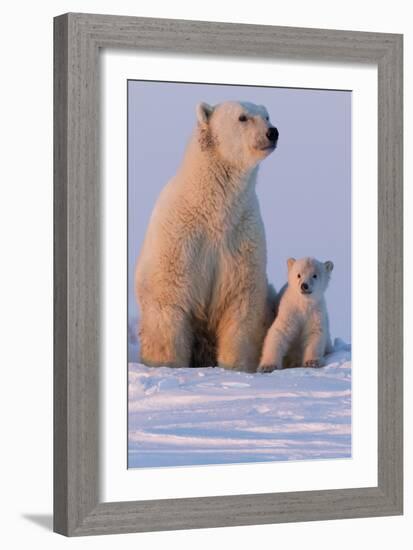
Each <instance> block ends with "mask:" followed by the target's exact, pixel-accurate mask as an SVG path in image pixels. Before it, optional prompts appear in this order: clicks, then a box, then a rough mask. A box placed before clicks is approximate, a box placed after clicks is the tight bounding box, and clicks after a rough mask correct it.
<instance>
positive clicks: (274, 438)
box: [128, 339, 351, 468]
mask: <svg viewBox="0 0 413 550" xmlns="http://www.w3.org/2000/svg"><path fill="white" fill-rule="evenodd" d="M128 439H129V445H128V465H129V468H137V467H154V466H188V465H200V464H228V463H241V462H267V461H278V460H310V459H323V458H324V459H331V458H349V457H350V456H351V348H350V346H349V345H347V344H345V343H344V342H342V341H341V340H338V339H337V340H336V341H335V351H334V353H332V354H330V355H329V356H328V357H327V362H326V366H325V367H323V368H320V369H304V368H297V369H285V370H281V371H275V372H273V373H271V374H260V373H257V374H249V373H241V372H232V371H228V370H225V369H220V368H200V369H170V368H167V367H160V368H153V367H152V368H151V367H146V366H144V365H141V364H138V363H129V411H128Z"/></svg>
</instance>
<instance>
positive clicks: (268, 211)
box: [128, 81, 351, 342]
mask: <svg viewBox="0 0 413 550" xmlns="http://www.w3.org/2000/svg"><path fill="white" fill-rule="evenodd" d="M229 99H232V100H244V101H251V102H253V103H260V104H264V105H265V106H266V107H267V109H268V111H269V113H270V117H271V121H272V123H273V124H274V125H275V126H277V128H278V130H279V132H280V138H279V142H278V148H277V150H276V151H275V152H274V153H273V154H272V155H270V156H269V157H268V158H267V159H266V160H265V161H264V162H263V163H262V164H261V167H260V170H259V175H258V185H257V193H258V198H259V201H260V206H261V213H262V217H263V220H264V225H265V229H266V237H267V249H268V265H267V273H268V277H269V280H270V281H271V282H272V283H273V284H274V286H275V287H276V288H277V289H279V288H280V287H281V286H282V285H283V284H284V282H285V280H286V277H287V267H286V260H287V258H289V257H290V256H294V257H296V258H300V257H303V256H314V257H316V258H317V259H319V260H332V261H333V262H334V266H335V267H334V271H333V273H332V279H331V283H330V288H329V289H328V291H327V303H328V308H329V315H330V325H331V332H332V336H333V338H334V337H337V336H338V337H340V338H343V339H344V340H345V341H347V342H350V339H351V92H349V91H331V90H307V89H291V88H263V87H251V86H225V85H211V84H182V83H164V82H161V83H160V82H144V81H129V83H128V126H129V128H128V186H129V187H128V189H129V202H128V209H129V210H128V214H129V218H128V233H129V234H128V307H129V318H130V319H134V318H136V317H137V306H136V303H135V297H134V292H133V272H134V267H135V263H136V258H137V256H138V254H139V250H140V247H141V244H142V241H143V238H144V235H145V230H146V227H147V223H148V220H149V216H150V214H151V211H152V208H153V206H154V204H155V201H156V199H157V197H158V195H159V192H160V190H161V189H162V188H163V186H164V185H165V184H166V183H167V181H168V179H169V178H170V177H172V176H173V175H174V173H175V172H176V169H177V167H178V166H179V164H180V162H181V159H182V156H183V152H184V149H185V146H186V143H187V142H188V139H189V136H190V134H191V132H192V130H193V127H194V125H195V123H196V118H195V107H196V104H197V103H198V102H200V101H206V102H207V103H210V104H216V103H219V102H222V101H225V100H229Z"/></svg>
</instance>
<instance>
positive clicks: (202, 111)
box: [196, 103, 214, 124]
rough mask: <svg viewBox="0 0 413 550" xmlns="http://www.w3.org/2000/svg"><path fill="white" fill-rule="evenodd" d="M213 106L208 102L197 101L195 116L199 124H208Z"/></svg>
mask: <svg viewBox="0 0 413 550" xmlns="http://www.w3.org/2000/svg"><path fill="white" fill-rule="evenodd" d="M213 110H214V108H213V107H211V105H208V103H198V105H197V106H196V118H197V119H198V122H199V124H208V122H209V119H210V118H211V115H212V112H213Z"/></svg>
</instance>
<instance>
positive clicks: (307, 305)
mask: <svg viewBox="0 0 413 550" xmlns="http://www.w3.org/2000/svg"><path fill="white" fill-rule="evenodd" d="M287 265H288V283H287V284H286V285H285V286H284V287H283V288H282V289H281V291H280V294H279V296H278V299H277V301H278V311H277V316H276V318H275V321H274V322H273V324H272V326H271V327H270V329H269V331H268V333H267V336H266V338H265V341H264V346H263V352H262V356H261V361H260V365H259V367H258V371H259V372H272V371H273V370H274V369H282V368H283V367H293V366H296V367H297V366H305V367H320V366H322V360H323V357H324V355H325V354H326V353H331V351H332V344H331V338H330V331H329V323H328V313H327V306H326V301H325V298H324V292H325V290H326V288H327V286H328V282H329V280H330V274H331V271H332V270H333V267H334V266H333V262H331V261H328V262H324V263H323V262H319V261H318V260H316V259H314V258H302V259H301V260H295V259H294V258H289V260H288V261H287Z"/></svg>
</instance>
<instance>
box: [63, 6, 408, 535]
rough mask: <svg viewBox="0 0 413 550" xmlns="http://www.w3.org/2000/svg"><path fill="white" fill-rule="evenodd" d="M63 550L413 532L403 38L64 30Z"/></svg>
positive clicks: (132, 25)
mask: <svg viewBox="0 0 413 550" xmlns="http://www.w3.org/2000/svg"><path fill="white" fill-rule="evenodd" d="M54 380H55V384H54V396H55V407H54V410H55V417H54V427H55V430H54V442H55V444H54V468H55V482H54V489H55V494H54V517H55V531H57V532H59V533H62V534H65V535H69V536H73V535H90V534H105V533H121V532H138V531H150V530H167V529H186V528H197V527H215V526H216V527H217V526H231V525H252V524H259V523H277V522H291V521H308V520H319V519H333V518H350V517H367V516H380V515H395V514H401V513H402V500H403V496H402V495H403V492H402V455H403V453H402V37H401V36H400V35H391V34H381V33H361V32H352V31H332V30H318V29H294V28H281V27H270V26H256V25H239V24H229V23H226V24H223V23H207V22H198V21H180V20H162V19H148V18H132V17H118V16H106V15H87V14H66V15H62V16H60V17H57V18H56V19H55V370H54Z"/></svg>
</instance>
